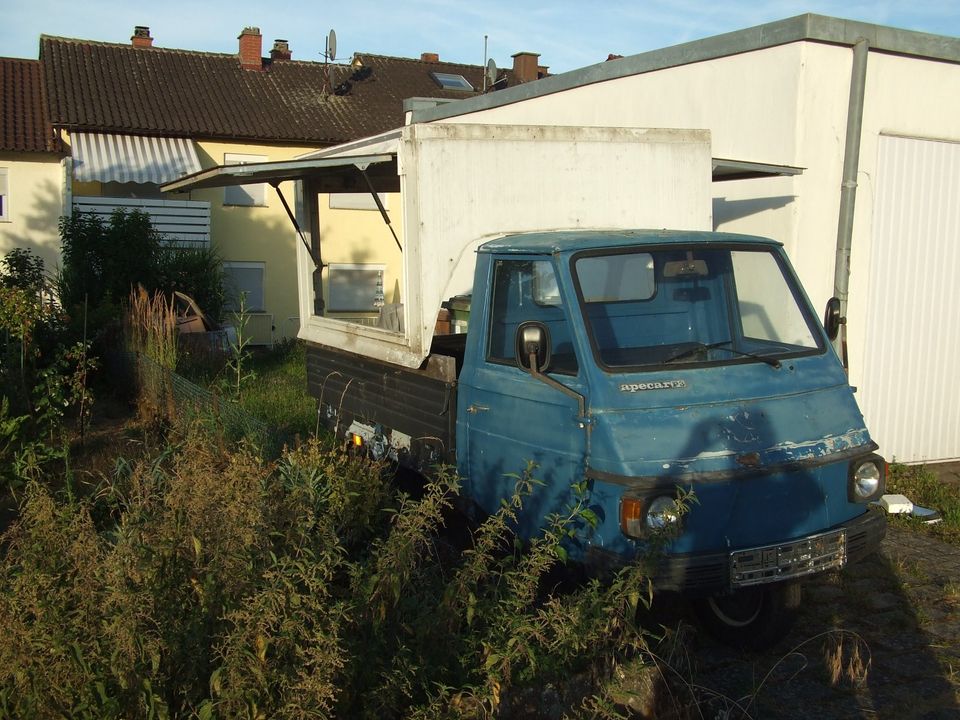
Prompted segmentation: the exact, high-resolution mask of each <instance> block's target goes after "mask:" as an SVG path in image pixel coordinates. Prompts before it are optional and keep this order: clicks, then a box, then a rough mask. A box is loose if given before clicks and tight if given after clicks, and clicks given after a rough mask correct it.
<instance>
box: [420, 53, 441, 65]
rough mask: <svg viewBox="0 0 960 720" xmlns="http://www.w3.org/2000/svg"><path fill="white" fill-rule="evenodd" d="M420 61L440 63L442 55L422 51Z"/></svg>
mask: <svg viewBox="0 0 960 720" xmlns="http://www.w3.org/2000/svg"><path fill="white" fill-rule="evenodd" d="M420 62H425V63H438V62H440V55H439V54H438V53H429V52H428V53H420Z"/></svg>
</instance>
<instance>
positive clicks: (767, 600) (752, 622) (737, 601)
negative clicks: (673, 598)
mask: <svg viewBox="0 0 960 720" xmlns="http://www.w3.org/2000/svg"><path fill="white" fill-rule="evenodd" d="M799 607H800V585H799V584H798V583H776V584H773V585H758V586H756V587H751V588H744V589H742V590H737V591H735V592H733V593H730V594H727V595H714V596H711V597H708V598H704V599H702V600H697V601H696V602H695V603H694V608H695V609H696V612H697V616H698V617H699V618H700V622H701V623H702V624H703V626H704V627H705V628H706V629H707V631H709V632H710V634H712V635H713V636H714V637H716V638H717V639H718V640H720V641H721V642H722V643H725V644H727V645H732V646H734V647H737V648H741V649H744V650H764V649H766V648H769V647H772V646H774V645H776V644H777V643H778V642H780V641H781V640H782V639H783V638H784V637H785V636H786V634H787V633H788V632H789V631H790V628H791V627H793V623H794V620H796V616H797V609H798V608H799Z"/></svg>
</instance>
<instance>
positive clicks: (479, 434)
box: [457, 258, 586, 537]
mask: <svg viewBox="0 0 960 720" xmlns="http://www.w3.org/2000/svg"><path fill="white" fill-rule="evenodd" d="M489 277H491V283H492V284H491V293H490V294H489V296H488V297H489V302H488V303H487V307H486V308H483V309H482V312H480V313H478V312H477V310H478V309H479V308H474V310H473V311H472V313H471V314H472V317H471V327H470V333H471V334H474V335H475V339H474V338H472V339H471V343H470V345H471V351H470V352H468V356H467V358H466V363H465V366H464V370H463V372H462V373H461V377H460V385H459V407H458V413H457V418H458V433H457V434H458V437H459V438H460V439H461V442H463V443H464V444H465V445H466V447H463V446H461V448H460V458H461V473H462V474H463V475H464V476H465V477H464V490H465V493H466V494H467V496H468V497H469V498H470V499H472V500H474V501H475V502H477V503H478V504H479V505H480V507H481V508H482V509H483V510H484V511H486V512H488V513H492V512H494V511H495V510H496V509H497V507H499V504H500V500H501V499H503V498H509V497H510V495H511V494H512V492H513V489H514V486H515V483H516V476H517V475H520V474H522V473H523V471H524V469H525V468H526V467H527V464H528V462H533V463H535V464H536V466H537V467H536V470H535V471H534V477H535V478H536V479H537V480H540V481H542V482H543V485H541V486H538V487H536V488H535V489H534V491H533V494H532V496H531V497H529V498H526V499H525V500H524V506H523V510H522V511H521V514H520V519H519V528H518V530H519V532H520V534H521V536H522V537H532V536H534V535H536V534H537V531H538V529H539V528H540V527H541V526H542V525H543V518H544V517H545V516H546V515H547V514H549V513H551V512H559V511H561V510H562V509H563V507H564V506H565V505H566V503H567V502H569V500H570V499H571V497H572V496H571V489H570V485H571V483H573V482H576V481H578V480H580V479H582V478H583V476H584V463H585V453H586V429H585V427H584V426H583V423H582V422H581V421H580V419H579V418H578V414H579V410H578V404H577V400H576V399H575V398H571V397H568V396H567V395H566V394H564V393H563V392H561V391H559V390H557V389H556V388H552V387H550V386H549V385H547V384H546V383H544V382H543V381H541V380H538V379H536V378H535V377H533V376H532V375H530V374H529V373H528V372H526V371H524V370H522V369H520V368H519V367H518V366H517V363H516V351H515V335H516V330H517V327H518V326H519V325H520V324H521V323H523V322H525V321H529V320H536V321H539V322H541V323H543V324H544V325H545V326H546V327H547V328H548V330H549V332H550V337H551V349H552V361H551V364H550V366H549V367H548V369H547V373H548V374H549V375H550V376H551V377H553V378H554V379H556V380H557V381H559V382H561V383H563V384H565V385H567V386H568V387H570V388H571V389H573V390H575V391H576V392H577V393H579V394H581V395H582V394H584V387H583V383H582V382H581V379H580V375H579V372H578V363H577V357H576V354H575V352H574V343H573V337H572V334H571V328H570V323H569V319H568V313H567V309H566V308H565V306H564V304H563V303H562V302H561V297H560V293H559V291H558V288H557V283H556V276H555V275H554V270H553V266H552V263H551V262H550V261H549V260H543V259H522V258H517V259H513V258H511V259H495V260H493V267H492V269H491V272H490V274H489ZM477 322H480V323H482V326H481V327H476V326H475V323H477ZM464 451H465V452H464ZM464 460H466V463H464V462H463V461H464Z"/></svg>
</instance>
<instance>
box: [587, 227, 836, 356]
mask: <svg viewBox="0 0 960 720" xmlns="http://www.w3.org/2000/svg"><path fill="white" fill-rule="evenodd" d="M573 272H574V278H575V281H576V286H577V293H578V296H579V299H580V303H581V307H582V309H583V314H584V318H585V320H586V324H587V329H588V331H589V334H590V338H591V342H592V343H593V347H594V353H595V354H596V356H597V358H598V359H599V361H600V363H601V364H602V365H604V366H606V367H607V368H609V369H614V370H626V369H631V370H635V369H649V368H655V367H656V368H659V367H663V366H664V365H671V366H673V365H676V366H691V365H696V366H698V367H699V366H703V365H714V364H726V363H743V362H766V363H767V364H769V365H774V366H775V367H777V366H779V360H778V358H785V357H794V356H797V355H803V354H810V353H815V352H820V351H822V350H823V346H822V345H821V340H820V334H819V333H818V332H817V330H816V327H817V326H816V322H817V321H816V320H815V319H814V318H813V317H812V316H811V314H810V312H809V310H808V309H807V308H806V304H805V302H804V301H803V300H802V296H801V294H800V292H799V288H798V287H797V285H796V281H795V280H794V279H793V276H792V275H791V274H790V273H789V272H787V270H786V268H785V267H784V266H783V264H782V263H781V262H780V260H779V259H778V257H777V256H776V255H775V254H774V253H772V252H770V251H769V249H767V248H759V249H757V248H753V247H728V248H710V249H704V248H703V247H676V246H672V247H669V248H663V249H654V250H648V251H645V252H637V251H629V252H616V253H609V252H606V253H604V252H596V253H581V254H580V255H577V256H575V257H574V259H573Z"/></svg>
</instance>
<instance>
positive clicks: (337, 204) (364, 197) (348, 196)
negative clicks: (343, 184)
mask: <svg viewBox="0 0 960 720" xmlns="http://www.w3.org/2000/svg"><path fill="white" fill-rule="evenodd" d="M377 195H378V196H379V197H380V202H381V203H382V204H383V209H384V210H386V209H388V201H387V198H388V197H389V196H388V195H387V194H386V193H377ZM330 209H331V210H377V209H379V208H377V201H376V200H374V199H373V195H371V194H370V193H330Z"/></svg>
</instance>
